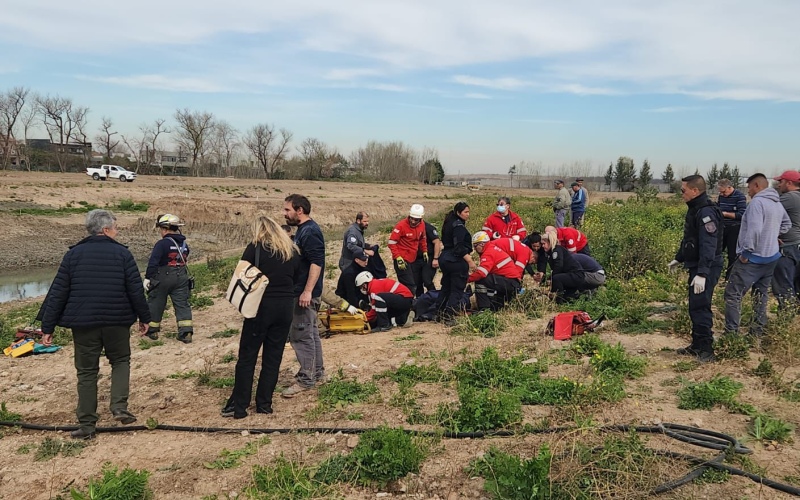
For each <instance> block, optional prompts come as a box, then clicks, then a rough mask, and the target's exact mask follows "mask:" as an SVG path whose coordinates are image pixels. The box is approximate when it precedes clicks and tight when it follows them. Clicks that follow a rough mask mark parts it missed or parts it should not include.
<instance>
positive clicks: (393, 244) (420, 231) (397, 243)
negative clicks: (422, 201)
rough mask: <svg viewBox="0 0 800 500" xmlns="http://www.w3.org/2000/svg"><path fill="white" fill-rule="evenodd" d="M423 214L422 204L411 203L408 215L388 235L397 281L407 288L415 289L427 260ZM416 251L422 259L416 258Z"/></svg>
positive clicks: (420, 280) (420, 279)
mask: <svg viewBox="0 0 800 500" xmlns="http://www.w3.org/2000/svg"><path fill="white" fill-rule="evenodd" d="M424 215H425V208H424V207H423V206H422V205H419V204H414V205H411V210H409V212H408V217H406V218H405V219H403V220H401V221H400V222H398V223H397V225H396V226H394V229H393V230H392V234H391V235H389V250H390V251H391V252H392V260H393V261H394V272H395V274H396V275H397V281H399V282H400V283H402V284H403V285H405V286H406V287H408V289H409V290H416V289H417V283H421V282H422V269H423V267H424V266H425V264H426V263H427V262H428V243H427V240H426V238H425V224H423V223H422V217H423V216H424ZM418 253H421V254H422V260H417V254H418Z"/></svg>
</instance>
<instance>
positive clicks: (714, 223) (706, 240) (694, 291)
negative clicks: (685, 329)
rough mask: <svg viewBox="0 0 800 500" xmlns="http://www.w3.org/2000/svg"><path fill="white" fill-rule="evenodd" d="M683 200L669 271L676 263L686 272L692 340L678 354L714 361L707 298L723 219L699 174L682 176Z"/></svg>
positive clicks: (718, 269)
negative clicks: (680, 233)
mask: <svg viewBox="0 0 800 500" xmlns="http://www.w3.org/2000/svg"><path fill="white" fill-rule="evenodd" d="M681 193H682V197H683V201H685V202H686V205H687V206H688V207H689V210H688V211H687V212H686V220H685V222H684V224H683V239H682V240H681V244H680V247H679V248H678V253H677V254H676V255H675V259H674V260H673V261H672V262H670V263H669V269H670V271H676V270H677V269H678V266H679V265H680V264H683V266H684V267H685V268H686V269H687V270H688V271H689V317H690V318H691V320H692V343H691V344H690V345H689V346H687V347H684V348H682V349H678V351H677V353H678V354H684V355H690V356H695V357H697V359H698V360H699V361H700V362H703V363H706V362H709V361H715V360H716V358H715V356H714V345H713V342H714V337H713V334H712V332H711V328H712V326H713V325H714V317H713V315H712V313H711V298H712V297H713V296H714V287H715V286H717V281H718V280H719V277H720V274H722V265H723V260H722V246H723V218H722V213H721V211H720V209H719V207H718V206H717V205H716V204H714V202H713V201H711V200H710V199H709V198H708V194H707V193H706V181H705V179H703V176H701V175H690V176H688V177H684V178H683V179H682V182H681Z"/></svg>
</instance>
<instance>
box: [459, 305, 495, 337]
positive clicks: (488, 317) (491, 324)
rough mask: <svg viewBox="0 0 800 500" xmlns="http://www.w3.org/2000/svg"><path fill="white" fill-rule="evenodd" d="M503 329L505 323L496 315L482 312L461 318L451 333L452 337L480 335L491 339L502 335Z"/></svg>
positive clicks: (490, 312)
mask: <svg viewBox="0 0 800 500" xmlns="http://www.w3.org/2000/svg"><path fill="white" fill-rule="evenodd" d="M503 328H504V325H503V322H502V320H501V319H500V317H499V316H498V315H497V314H496V313H493V312H492V311H481V312H478V313H474V314H470V315H467V316H459V317H458V320H457V322H456V325H455V326H454V327H453V328H452V329H451V330H450V333H451V334H452V335H479V336H481V337H486V338H491V337H497V336H498V335H500V333H501V332H502V331H503Z"/></svg>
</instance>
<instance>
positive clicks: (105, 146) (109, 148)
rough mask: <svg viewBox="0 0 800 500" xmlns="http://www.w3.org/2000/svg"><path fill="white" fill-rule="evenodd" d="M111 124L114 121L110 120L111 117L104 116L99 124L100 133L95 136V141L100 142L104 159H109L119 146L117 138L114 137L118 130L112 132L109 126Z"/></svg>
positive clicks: (112, 124)
mask: <svg viewBox="0 0 800 500" xmlns="http://www.w3.org/2000/svg"><path fill="white" fill-rule="evenodd" d="M113 126H114V122H112V121H111V118H107V117H105V116H104V117H103V123H102V125H100V133H99V134H97V136H96V137H95V141H97V142H98V144H100V148H101V149H102V153H103V159H104V160H105V161H111V157H112V156H114V152H115V151H116V149H117V147H118V146H119V140H116V139H114V136H115V135H117V134H119V132H112V131H111V128H112V127H113Z"/></svg>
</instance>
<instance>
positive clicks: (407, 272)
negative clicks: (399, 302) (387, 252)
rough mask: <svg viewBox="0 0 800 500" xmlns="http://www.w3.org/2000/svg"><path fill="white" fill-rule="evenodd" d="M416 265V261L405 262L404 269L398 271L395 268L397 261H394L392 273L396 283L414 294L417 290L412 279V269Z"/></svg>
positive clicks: (397, 268)
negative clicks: (395, 277) (395, 276)
mask: <svg viewBox="0 0 800 500" xmlns="http://www.w3.org/2000/svg"><path fill="white" fill-rule="evenodd" d="M416 264H417V261H416V260H415V261H414V262H409V261H406V268H405V269H400V268H399V267H397V261H394V273H395V274H396V275H397V281H399V282H400V283H402V284H403V285H405V286H407V287H408V289H409V290H411V293H414V290H416V289H417V282H416V280H415V279H414V267H415V265H416ZM417 267H418V266H417Z"/></svg>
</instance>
